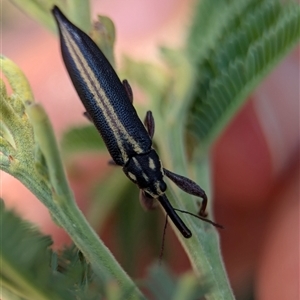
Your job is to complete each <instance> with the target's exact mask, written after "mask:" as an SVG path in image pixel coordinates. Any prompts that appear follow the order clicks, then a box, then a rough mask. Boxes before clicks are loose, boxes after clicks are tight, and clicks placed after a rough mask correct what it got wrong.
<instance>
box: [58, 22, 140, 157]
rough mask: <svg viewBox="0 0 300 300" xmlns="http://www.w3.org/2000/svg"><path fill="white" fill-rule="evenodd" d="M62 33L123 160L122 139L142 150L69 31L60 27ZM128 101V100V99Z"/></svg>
mask: <svg viewBox="0 0 300 300" xmlns="http://www.w3.org/2000/svg"><path fill="white" fill-rule="evenodd" d="M62 34H63V36H64V37H65V42H66V46H67V48H68V50H69V52H70V55H71V56H72V58H73V60H74V63H75V65H76V67H77V69H78V71H79V72H80V75H81V78H82V79H83V80H84V82H85V83H86V85H87V86H88V89H89V91H90V92H91V93H92V94H93V96H94V99H95V101H96V103H97V104H98V106H99V108H100V110H101V111H102V112H103V114H104V116H105V120H106V121H107V123H108V125H109V127H110V129H111V131H112V132H113V134H114V137H115V139H116V142H117V144H118V147H119V149H120V151H121V155H122V157H123V160H124V162H126V161H127V160H128V155H127V153H126V150H125V148H124V147H123V142H122V139H124V138H125V139H126V140H127V141H128V142H129V143H130V144H131V145H132V146H133V149H134V151H135V152H136V153H142V152H143V150H142V148H141V147H140V145H139V144H138V143H137V142H136V141H135V139H134V138H133V137H132V136H131V135H129V134H128V132H127V130H126V128H125V127H124V125H123V124H122V123H121V122H120V120H119V118H118V115H117V114H116V112H115V110H114V108H113V107H112V105H111V104H110V101H109V99H108V97H107V95H106V94H105V92H104V90H103V89H102V87H101V85H100V83H99V81H98V80H97V78H96V76H95V74H94V72H93V71H92V69H91V68H90V66H89V65H88V63H87V61H86V60H85V58H84V56H83V55H82V53H81V51H80V49H79V47H78V46H77V44H76V42H75V41H74V40H73V39H72V37H71V35H70V34H69V32H68V31H67V30H66V29H65V28H63V27H62ZM128 101H129V100H128Z"/></svg>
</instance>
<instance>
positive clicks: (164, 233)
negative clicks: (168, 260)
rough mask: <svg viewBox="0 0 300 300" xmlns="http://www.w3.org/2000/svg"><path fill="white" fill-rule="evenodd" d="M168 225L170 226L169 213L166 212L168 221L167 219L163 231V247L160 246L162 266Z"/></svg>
mask: <svg viewBox="0 0 300 300" xmlns="http://www.w3.org/2000/svg"><path fill="white" fill-rule="evenodd" d="M167 226H168V214H166V221H165V226H164V232H163V238H162V243H161V248H160V254H159V265H160V266H161V262H162V257H163V254H164V248H165V237H166V231H167Z"/></svg>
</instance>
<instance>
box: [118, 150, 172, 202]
mask: <svg viewBox="0 0 300 300" xmlns="http://www.w3.org/2000/svg"><path fill="white" fill-rule="evenodd" d="M123 171H124V173H125V174H126V175H127V177H128V178H129V179H130V180H131V181H133V182H134V183H135V184H137V185H138V186H139V188H140V189H141V190H142V191H143V192H144V193H145V194H146V195H148V196H150V197H152V198H158V197H159V196H161V195H163V194H164V193H165V191H166V189H167V185H166V183H165V182H164V180H163V178H164V172H163V168H162V164H161V162H160V159H159V157H158V155H157V153H156V152H155V150H154V149H151V150H150V152H148V153H146V154H139V155H136V156H134V157H132V158H130V159H129V161H128V162H127V163H126V164H125V166H124V167H123Z"/></svg>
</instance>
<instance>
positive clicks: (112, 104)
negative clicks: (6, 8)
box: [53, 7, 152, 166]
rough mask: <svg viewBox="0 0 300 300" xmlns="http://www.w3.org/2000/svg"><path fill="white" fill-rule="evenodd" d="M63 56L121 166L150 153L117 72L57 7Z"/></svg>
mask: <svg viewBox="0 0 300 300" xmlns="http://www.w3.org/2000/svg"><path fill="white" fill-rule="evenodd" d="M53 14H54V16H55V18H56V21H57V24H58V27H59V31H60V40H61V51H62V56H63V59H64V62H65V65H66V67H67V70H68V73H69V75H70V77H71V80H72V82H73V84H74V87H75V89H76V91H77V93H78V95H79V97H80V99H81V101H82V103H83V105H84V106H85V109H86V111H87V112H88V114H89V115H90V117H91V119H92V120H93V123H94V124H95V126H96V128H97V129H98V131H99V132H100V134H101V136H102V137H103V140H104V142H105V144H106V146H107V148H108V151H109V153H110V155H111V156H112V158H113V160H114V161H115V162H116V163H117V164H118V165H122V166H123V165H124V164H125V163H126V162H127V161H128V159H129V158H130V157H133V156H135V155H137V154H142V153H146V152H148V151H150V149H151V144H152V142H151V139H150V137H149V135H148V133H147V131H146V129H145V127H144V125H143V124H142V122H141V121H140V119H139V117H138V115H137V113H136V110H135V108H134V107H133V105H132V104H131V102H130V99H129V97H128V95H127V93H126V90H125V88H124V86H123V84H122V83H121V81H120V79H119V78H118V76H117V74H116V73H115V71H114V69H113V68H112V66H111V65H110V63H109V62H108V60H107V59H106V57H105V56H104V54H103V53H102V52H101V50H100V49H99V48H98V46H97V45H96V44H95V43H94V42H93V41H92V40H91V38H90V37H89V36H88V35H86V34H85V33H84V32H83V31H81V30H80V29H78V28H77V27H76V26H74V25H73V24H72V23H70V22H69V21H68V19H66V18H65V16H64V15H63V14H62V13H61V12H60V10H59V9H58V8H57V7H55V8H54V9H53Z"/></svg>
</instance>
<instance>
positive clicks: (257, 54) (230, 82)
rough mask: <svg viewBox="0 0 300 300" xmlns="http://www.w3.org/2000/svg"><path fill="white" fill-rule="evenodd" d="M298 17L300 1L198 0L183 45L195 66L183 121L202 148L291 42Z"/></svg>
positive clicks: (297, 32) (298, 32)
mask: <svg viewBox="0 0 300 300" xmlns="http://www.w3.org/2000/svg"><path fill="white" fill-rule="evenodd" d="M215 2H218V4H219V5H220V6H218V5H217V4H216V3H215ZM220 7H221V8H222V9H220ZM299 19H300V9H299V5H298V4H296V3H292V2H288V3H285V4H283V3H281V2H280V1H278V0H242V1H240V0H239V1H229V2H227V1H226V2H225V1H221V0H219V1H207V0H204V1H201V2H200V4H199V5H198V8H197V13H196V14H195V17H194V20H195V21H194V24H193V26H192V28H191V32H190V36H189V40H188V42H189V43H188V46H187V50H188V53H189V58H190V60H191V61H192V62H193V65H194V66H195V81H194V86H193V93H192V96H191V100H189V101H191V107H190V111H189V114H188V117H187V120H188V129H189V131H190V132H191V133H192V134H193V135H194V136H195V137H196V138H197V139H199V140H201V145H202V147H204V148H207V147H209V146H210V145H211V144H212V143H213V141H215V139H216V138H217V137H218V136H219V134H220V133H221V132H222V131H223V130H224V128H225V127H226V125H227V124H228V123H229V121H230V120H231V119H232V117H233V115H234V114H235V113H236V112H237V110H238V109H239V108H240V107H241V105H242V104H243V103H244V102H245V99H246V98H247V96H248V95H249V94H250V92H251V91H252V90H253V89H254V88H255V87H256V86H257V85H258V84H259V83H260V82H261V80H262V78H263V77H265V76H266V75H267V74H268V73H269V72H270V71H271V70H272V69H273V68H274V67H275V65H276V64H277V63H278V62H279V60H280V59H281V58H282V57H283V56H284V55H285V54H286V53H287V52H288V51H290V50H291V49H292V47H293V46H295V44H296V43H297V41H298V40H299V37H300V30H299ZM217 20H218V21H217Z"/></svg>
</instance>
